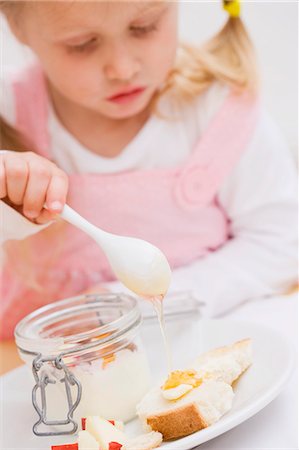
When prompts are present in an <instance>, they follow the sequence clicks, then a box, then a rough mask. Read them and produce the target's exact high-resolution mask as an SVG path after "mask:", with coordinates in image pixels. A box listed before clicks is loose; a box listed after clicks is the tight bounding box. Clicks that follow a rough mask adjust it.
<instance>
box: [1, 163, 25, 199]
mask: <svg viewBox="0 0 299 450" xmlns="http://www.w3.org/2000/svg"><path fill="white" fill-rule="evenodd" d="M4 168H5V173H6V195H7V197H8V198H9V199H10V201H11V202H12V203H13V204H15V205H17V206H19V205H21V204H22V203H23V199H24V194H25V191H26V185H27V179H28V174H29V170H28V165H27V162H26V161H25V160H24V159H22V158H18V157H15V156H12V157H11V158H7V159H6V160H5V162H4Z"/></svg>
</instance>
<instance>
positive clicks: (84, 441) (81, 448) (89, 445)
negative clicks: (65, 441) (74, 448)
mask: <svg viewBox="0 0 299 450" xmlns="http://www.w3.org/2000/svg"><path fill="white" fill-rule="evenodd" d="M78 450H99V443H98V441H97V440H96V439H95V438H94V437H93V436H92V435H91V434H90V433H89V432H88V431H79V438H78Z"/></svg>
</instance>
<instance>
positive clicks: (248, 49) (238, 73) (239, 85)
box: [163, 17, 259, 100]
mask: <svg viewBox="0 0 299 450" xmlns="http://www.w3.org/2000/svg"><path fill="white" fill-rule="evenodd" d="M214 81H219V82H221V83H224V84H227V85H229V86H230V87H231V88H232V89H233V90H235V91H237V92H239V93H242V92H244V91H248V92H250V93H252V94H256V93H257V90H258V86H259V78H258V72H257V63H256V56H255V51H254V47H253V44H252V42H251V40H250V37H249V35H248V33H247V31H246V28H245V26H244V24H243V22H242V20H241V19H240V18H234V17H229V19H228V20H227V22H226V24H225V25H224V27H223V28H222V29H221V30H220V31H219V32H218V33H217V34H216V35H215V36H214V37H213V38H212V39H210V40H209V41H207V42H206V43H205V44H204V45H202V46H201V47H198V48H196V47H194V46H190V45H185V44H182V45H181V46H180V48H179V51H178V55H177V62H176V66H175V68H174V70H173V71H172V73H170V76H169V78H168V81H167V83H166V86H165V89H164V90H163V92H165V91H171V92H172V93H173V94H174V95H175V96H176V97H178V98H182V99H185V100H191V99H192V98H193V97H194V96H196V95H199V94H201V93H202V92H203V91H204V90H205V89H206V88H208V87H209V86H210V85H211V84H212V83H213V82H214Z"/></svg>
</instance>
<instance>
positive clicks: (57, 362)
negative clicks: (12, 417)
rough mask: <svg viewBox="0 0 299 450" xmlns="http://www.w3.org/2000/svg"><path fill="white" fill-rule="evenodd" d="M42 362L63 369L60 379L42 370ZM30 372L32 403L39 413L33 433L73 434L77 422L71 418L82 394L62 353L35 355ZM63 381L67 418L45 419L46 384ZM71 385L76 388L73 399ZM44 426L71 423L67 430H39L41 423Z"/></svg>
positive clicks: (37, 434) (49, 434)
mask: <svg viewBox="0 0 299 450" xmlns="http://www.w3.org/2000/svg"><path fill="white" fill-rule="evenodd" d="M44 363H52V365H53V367H55V368H56V369H58V370H61V371H63V376H62V378H61V379H60V380H58V379H57V378H54V377H51V374H49V372H48V371H47V370H45V371H42V370H41V369H42V367H43V365H44ZM32 372H33V375H34V378H35V382H36V384H35V386H34V388H33V390H32V404H33V406H34V408H35V410H36V412H37V413H38V415H39V420H38V421H37V422H36V423H35V424H34V425H33V433H34V434H35V435H36V436H58V435H67V434H73V433H75V432H76V431H77V429H78V424H77V423H76V422H75V420H74V419H73V413H74V411H75V409H76V408H77V406H78V405H79V402H80V400H81V395H82V387H81V383H80V381H79V380H78V379H77V378H76V377H75V375H74V374H73V373H72V372H71V371H70V370H69V369H68V368H67V366H66V365H65V363H64V362H63V359H62V355H58V356H54V357H43V356H42V354H39V355H37V356H36V358H35V359H34V360H33V362H32ZM57 382H59V383H64V385H65V391H66V396H67V402H68V413H67V418H66V419H64V420H48V419H47V397H46V387H47V386H48V384H56V383H57ZM71 386H75V387H76V388H77V393H76V399H75V401H73V396H72V391H71ZM38 390H40V402H41V405H39V402H38V400H37V394H38ZM42 424H43V425H46V426H49V427H51V426H66V425H69V424H72V427H71V428H70V429H68V430H65V429H63V430H60V431H59V430H57V431H39V428H40V426H41V425H42Z"/></svg>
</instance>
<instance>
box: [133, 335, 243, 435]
mask: <svg viewBox="0 0 299 450" xmlns="http://www.w3.org/2000/svg"><path fill="white" fill-rule="evenodd" d="M251 363H252V346H251V339H244V340H242V341H239V342H236V343H234V344H232V345H229V346H226V347H221V348H217V349H214V350H211V351H209V352H207V353H205V354H203V355H202V356H200V357H199V358H197V359H196V360H195V361H194V362H193V363H192V364H191V365H190V366H189V368H190V369H191V368H192V369H193V370H195V371H196V372H197V376H198V377H199V378H202V380H203V382H202V384H200V385H199V386H198V387H194V388H193V389H192V390H191V391H190V392H187V393H186V394H185V395H184V396H182V397H181V398H179V399H177V400H167V399H165V398H164V397H163V395H162V392H161V388H160V387H156V388H154V389H152V390H151V391H149V392H148V393H147V394H146V395H145V397H143V399H142V400H141V402H140V403H139V405H138V406H137V414H138V416H139V418H140V419H141V421H142V424H143V427H144V429H145V430H146V431H150V430H154V431H159V432H160V433H162V434H163V439H164V440H169V439H176V438H180V437H183V436H187V435H189V434H191V433H194V432H195V431H199V430H201V429H203V428H206V427H207V426H209V425H211V424H213V423H215V422H216V421H218V420H219V419H220V417H221V416H222V415H223V414H225V413H226V412H228V411H229V410H230V409H231V407H232V401H233V397H234V392H233V389H232V387H231V384H232V383H233V382H234V381H236V380H237V379H238V378H239V377H240V375H241V374H242V373H243V372H244V371H245V370H246V369H247V368H248V367H249V366H250V365H251Z"/></svg>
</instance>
